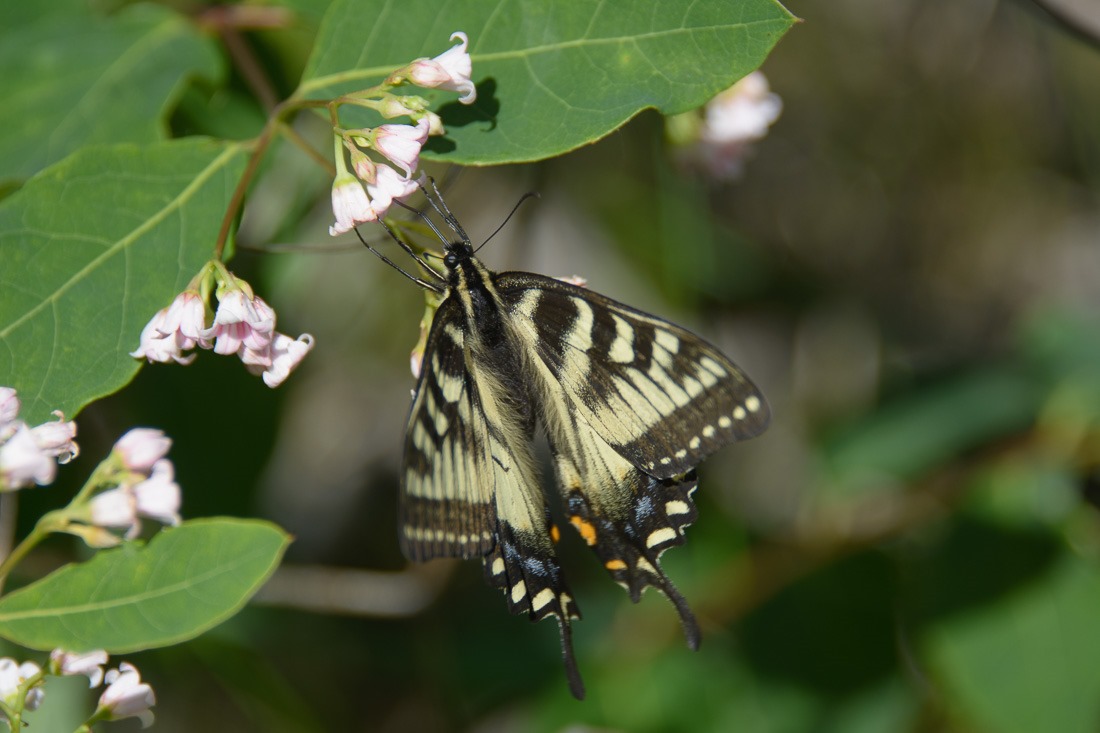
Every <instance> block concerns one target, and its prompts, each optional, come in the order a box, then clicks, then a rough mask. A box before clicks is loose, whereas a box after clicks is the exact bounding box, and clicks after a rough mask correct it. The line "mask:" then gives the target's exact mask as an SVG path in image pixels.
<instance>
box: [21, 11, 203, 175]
mask: <svg viewBox="0 0 1100 733" xmlns="http://www.w3.org/2000/svg"><path fill="white" fill-rule="evenodd" d="M24 5H30V6H33V7H35V8H37V9H38V12H37V13H36V14H35V15H34V16H33V17H28V15H29V14H28V13H27V11H26V8H24V7H23V6H24ZM51 5H52V3H0V27H2V28H5V29H6V32H5V34H4V43H3V44H0V78H2V79H4V104H2V105H0V129H2V130H4V134H3V135H0V180H4V179H24V178H27V177H29V176H31V175H33V174H34V173H36V172H37V171H39V170H41V169H42V168H43V167H45V166H46V165H49V164H50V163H54V162H56V161H58V160H61V159H62V158H64V157H65V156H66V155H68V154H69V153H71V152H72V151H74V150H77V149H78V148H80V147H82V146H84V145H90V144H103V143H115V142H152V141H154V140H157V139H160V138H163V137H165V132H166V120H165V116H166V113H167V112H168V111H169V110H170V109H171V108H172V106H173V105H174V103H175V100H176V98H177V97H178V96H179V95H180V93H182V91H183V89H184V88H185V86H186V85H185V82H186V80H187V79H188V78H189V77H192V76H196V75H201V76H204V77H208V78H210V79H216V78H218V77H220V76H221V74H222V69H221V61H220V58H219V56H218V53H217V50H216V49H215V47H214V45H213V43H212V42H211V41H210V39H208V38H206V37H204V36H203V35H202V34H201V33H199V31H198V29H197V28H196V27H195V26H194V25H193V24H192V23H190V22H189V21H188V20H187V19H186V18H184V17H182V16H180V15H178V14H177V13H174V12H172V11H170V10H168V9H167V8H162V7H155V6H152V5H138V6H134V7H130V8H126V9H125V10H122V11H120V12H119V13H117V14H115V15H112V16H101V15H95V14H92V13H90V12H89V11H88V10H87V9H86V7H85V8H81V7H70V8H66V9H65V11H64V12H59V11H58V10H54V11H50V10H49V7H50V6H51ZM81 5H85V6H86V4H84V3H82V4H81Z"/></svg>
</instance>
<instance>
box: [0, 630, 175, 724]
mask: <svg viewBox="0 0 1100 733" xmlns="http://www.w3.org/2000/svg"><path fill="white" fill-rule="evenodd" d="M2 661H3V660H0V663H2ZM26 664H30V665H31V666H34V667H35V669H37V665H34V663H33V662H27V663H26ZM106 664H107V652H105V651H103V650H102V649H98V650H96V651H91V652H86V653H84V654H74V653H73V652H67V651H64V650H63V649H54V650H53V652H51V653H50V662H49V665H48V667H47V669H48V670H49V672H50V674H54V675H85V676H86V677H87V678H88V682H89V684H88V686H89V687H98V686H99V685H100V684H101V683H102V682H106V683H107V688H106V689H105V690H103V693H102V694H101V695H100V696H99V704H98V705H97V706H96V710H95V712H94V713H92V716H91V717H90V718H89V719H88V722H89V723H91V722H94V721H100V720H122V719H123V718H137V719H139V720H140V721H141V726H142V727H143V728H148V727H149V726H150V725H152V724H153V712H152V711H151V710H150V709H149V708H151V707H152V706H153V705H155V704H156V702H157V699H156V695H154V694H153V688H152V687H150V686H149V685H148V684H147V683H145V682H142V681H141V675H140V673H139V672H138V670H137V667H135V666H134V665H132V664H130V663H129V662H123V663H121V664H120V665H118V668H117V669H112V670H110V671H108V672H107V673H106V674H104V673H103V668H104V666H106ZM39 692H41V691H40V690H39ZM39 700H41V695H40V696H39ZM28 707H30V705H29V704H28ZM32 709H33V708H32Z"/></svg>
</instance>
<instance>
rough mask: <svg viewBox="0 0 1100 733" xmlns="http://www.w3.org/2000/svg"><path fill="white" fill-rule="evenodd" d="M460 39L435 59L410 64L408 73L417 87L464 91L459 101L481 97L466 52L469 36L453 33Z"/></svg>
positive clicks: (465, 102) (453, 38)
mask: <svg viewBox="0 0 1100 733" xmlns="http://www.w3.org/2000/svg"><path fill="white" fill-rule="evenodd" d="M456 38H457V39H459V41H460V43H459V44H458V45H457V46H451V47H450V48H449V49H447V50H446V51H444V52H443V53H441V54H440V55H438V56H436V57H435V58H434V59H427V58H424V59H417V60H416V61H413V62H412V63H411V64H409V66H408V70H407V73H408V76H409V80H410V81H411V82H412V83H413V84H416V85H417V86H420V87H427V88H438V89H449V90H451V91H453V92H462V96H461V97H459V99H458V101H459V102H462V103H463V104H473V103H474V101H475V100H476V99H477V89H476V88H475V87H474V83H473V82H472V81H471V80H470V74H471V73H472V72H473V63H472V62H471V60H470V54H469V53H468V52H467V51H466V47H467V45H468V43H469V39H468V38H467V37H466V34H465V33H463V32H461V31H456V32H454V33H452V34H451V40H452V41H453V40H455V39H456Z"/></svg>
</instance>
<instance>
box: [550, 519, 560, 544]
mask: <svg viewBox="0 0 1100 733" xmlns="http://www.w3.org/2000/svg"><path fill="white" fill-rule="evenodd" d="M560 540H561V530H560V529H558V525H556V524H551V525H550V541H551V542H553V543H554V544H555V545H556V544H558V542H559V541H560Z"/></svg>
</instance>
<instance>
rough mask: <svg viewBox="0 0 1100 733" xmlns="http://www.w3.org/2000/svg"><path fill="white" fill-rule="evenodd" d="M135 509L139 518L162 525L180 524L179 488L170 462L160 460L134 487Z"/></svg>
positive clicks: (163, 459) (164, 459)
mask: <svg viewBox="0 0 1100 733" xmlns="http://www.w3.org/2000/svg"><path fill="white" fill-rule="evenodd" d="M133 491H134V499H135V508H136V510H137V513H138V514H139V515H140V516H143V517H146V518H148V519H155V520H157V521H158V522H160V523H162V524H168V525H172V526H175V525H178V524H179V523H180V514H179V511H180V487H179V484H177V483H176V471H175V468H174V467H173V465H172V462H171V461H169V460H168V459H167V458H162V459H160V460H159V461H157V462H156V463H155V464H154V465H153V472H152V473H151V474H150V475H149V478H147V479H145V480H144V481H142V482H141V483H139V484H138V485H137V486H135V487H134V489H133Z"/></svg>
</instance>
